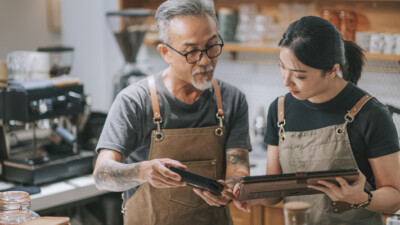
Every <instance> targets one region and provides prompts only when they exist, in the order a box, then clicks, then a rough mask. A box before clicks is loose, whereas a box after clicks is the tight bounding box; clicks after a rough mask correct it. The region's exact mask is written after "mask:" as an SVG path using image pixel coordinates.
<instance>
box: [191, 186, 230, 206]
mask: <svg viewBox="0 0 400 225" xmlns="http://www.w3.org/2000/svg"><path fill="white" fill-rule="evenodd" d="M218 182H219V183H221V184H223V185H224V186H225V188H224V189H223V190H222V191H221V196H217V195H214V194H212V193H211V192H209V191H205V190H204V191H203V190H201V189H199V188H193V191H194V192H195V193H196V194H197V195H199V196H200V197H201V198H202V199H204V201H205V202H207V204H209V205H211V206H217V207H220V206H225V205H228V204H229V203H230V202H231V201H232V199H233V194H232V190H231V189H230V188H229V187H228V186H227V185H226V183H225V182H224V181H223V180H218Z"/></svg>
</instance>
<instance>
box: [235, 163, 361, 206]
mask: <svg viewBox="0 0 400 225" xmlns="http://www.w3.org/2000/svg"><path fill="white" fill-rule="evenodd" d="M336 177H343V178H344V179H345V180H347V182H348V183H350V184H351V183H353V182H354V181H356V180H357V178H358V169H343V170H326V171H315V172H298V173H287V174H276V175H265V176H246V177H242V178H241V181H240V188H239V197H238V199H239V200H249V199H260V198H271V197H284V196H296V195H309V194H318V193H322V192H320V191H317V190H314V189H308V188H307V185H310V184H312V185H319V184H318V183H317V181H318V180H326V181H330V182H333V183H336V184H338V183H337V181H336V180H335V178H336Z"/></svg>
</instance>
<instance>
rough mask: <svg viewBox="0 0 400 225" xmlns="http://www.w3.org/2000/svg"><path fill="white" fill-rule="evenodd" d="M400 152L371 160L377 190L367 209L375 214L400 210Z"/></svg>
mask: <svg viewBox="0 0 400 225" xmlns="http://www.w3.org/2000/svg"><path fill="white" fill-rule="evenodd" d="M399 161H400V156H399V152H396V153H393V154H390V155H386V156H382V157H378V158H372V159H369V162H370V164H371V167H372V171H373V173H374V177H375V182H376V190H375V191H373V192H372V194H373V195H374V196H373V198H372V201H371V204H370V205H369V206H367V207H366V209H368V210H370V211H374V212H387V213H395V212H397V211H398V210H400V162H399Z"/></svg>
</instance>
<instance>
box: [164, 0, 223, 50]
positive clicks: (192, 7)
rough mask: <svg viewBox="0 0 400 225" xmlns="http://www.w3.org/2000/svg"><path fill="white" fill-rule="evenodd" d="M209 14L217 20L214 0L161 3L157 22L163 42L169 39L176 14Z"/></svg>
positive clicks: (180, 0) (181, 0)
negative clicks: (170, 27)
mask: <svg viewBox="0 0 400 225" xmlns="http://www.w3.org/2000/svg"><path fill="white" fill-rule="evenodd" d="M207 14H208V15H209V16H211V18H213V19H214V20H215V22H216V23H217V25H218V22H217V16H216V14H215V9H214V2H213V1H212V0H167V1H165V2H164V3H163V4H161V5H160V7H158V9H157V13H156V24H157V27H158V32H159V35H160V40H161V42H163V43H168V41H169V25H170V22H171V20H172V19H173V18H174V17H175V16H204V15H207Z"/></svg>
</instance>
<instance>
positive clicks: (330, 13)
mask: <svg viewBox="0 0 400 225" xmlns="http://www.w3.org/2000/svg"><path fill="white" fill-rule="evenodd" d="M321 15H322V18H324V19H326V20H328V21H329V22H331V23H332V24H333V25H335V27H336V28H338V29H339V14H338V13H337V12H336V11H334V10H330V9H324V10H322V12H321Z"/></svg>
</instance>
